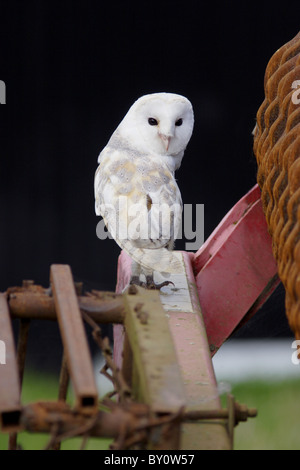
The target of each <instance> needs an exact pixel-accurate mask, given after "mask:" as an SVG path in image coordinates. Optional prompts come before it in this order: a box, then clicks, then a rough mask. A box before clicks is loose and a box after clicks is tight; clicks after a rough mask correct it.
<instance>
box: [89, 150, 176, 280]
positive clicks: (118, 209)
mask: <svg viewBox="0 0 300 470" xmlns="http://www.w3.org/2000/svg"><path fill="white" fill-rule="evenodd" d="M99 161H100V165H99V167H98V169H97V171H96V175H95V200H96V202H95V208H96V213H97V214H98V215H102V217H103V219H104V222H105V224H106V226H107V229H108V230H109V232H110V233H111V235H112V237H113V238H114V239H115V241H116V242H117V243H118V244H119V246H120V247H121V248H122V249H124V250H125V251H127V252H128V254H129V255H130V256H131V257H132V258H133V259H134V260H135V261H137V262H138V263H140V264H142V265H144V266H145V267H148V268H151V269H154V270H157V271H161V272H178V271H180V270H181V269H182V268H181V264H180V263H179V262H178V259H177V258H176V257H174V256H173V254H172V253H171V252H169V251H168V250H167V249H166V248H164V247H165V246H168V245H169V244H171V245H172V243H173V240H174V239H175V238H176V235H177V233H178V231H179V229H180V226H181V212H182V202H181V196H180V191H179V188H178V186H177V184H176V181H175V179H174V176H173V175H172V173H171V172H170V171H169V170H168V167H167V165H164V164H163V163H162V159H161V158H158V157H155V156H153V155H149V156H146V155H141V156H139V157H137V155H136V154H134V155H133V154H132V153H131V152H130V151H126V150H118V149H115V148H109V147H106V148H105V149H104V150H103V151H102V152H101V154H100V158H99Z"/></svg>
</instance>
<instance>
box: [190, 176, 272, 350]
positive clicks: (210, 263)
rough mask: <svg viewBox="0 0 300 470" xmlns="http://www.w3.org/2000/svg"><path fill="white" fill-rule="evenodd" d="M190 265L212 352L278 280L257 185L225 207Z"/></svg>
mask: <svg viewBox="0 0 300 470" xmlns="http://www.w3.org/2000/svg"><path fill="white" fill-rule="evenodd" d="M194 269H195V273H196V283H197V289H198V294H199V300H200V305H201V310H202V314H203V318H204V322H205V326H206V333H207V336H208V341H209V344H210V348H211V351H212V353H214V352H216V351H217V350H218V348H219V347H220V346H221V345H222V344H223V342H224V341H225V340H226V339H227V338H228V337H229V336H230V335H231V333H232V332H233V330H234V329H235V328H236V327H237V326H238V325H239V324H240V322H241V321H242V320H243V318H244V317H245V316H246V315H247V314H248V312H250V314H251V316H252V315H253V314H254V313H255V312H256V311H257V310H258V309H259V308H260V307H261V305H262V304H263V303H264V302H265V301H266V300H267V298H268V297H269V296H270V295H271V293H272V292H273V291H274V290H275V288H276V287H277V286H278V284H279V279H278V276H277V265H276V262H275V259H274V257H273V253H272V242H271V237H270V235H269V233H268V229H267V224H266V221H265V216H264V213H263V210H262V204H261V199H260V190H259V187H258V186H257V185H256V186H254V187H253V188H252V189H251V190H250V191H249V192H248V193H247V194H246V195H245V196H244V197H243V198H242V199H241V200H240V201H239V202H238V203H237V204H236V205H235V206H234V207H233V208H232V209H231V210H230V211H229V213H228V214H227V215H226V216H225V217H224V219H223V220H222V221H221V223H220V224H219V225H218V227H217V228H216V229H215V230H214V232H213V233H212V234H211V236H210V237H209V239H208V240H207V241H206V243H204V245H203V246H202V247H201V248H200V249H199V251H198V252H197V253H196V254H195V257H194ZM250 314H248V315H247V318H249V316H250Z"/></svg>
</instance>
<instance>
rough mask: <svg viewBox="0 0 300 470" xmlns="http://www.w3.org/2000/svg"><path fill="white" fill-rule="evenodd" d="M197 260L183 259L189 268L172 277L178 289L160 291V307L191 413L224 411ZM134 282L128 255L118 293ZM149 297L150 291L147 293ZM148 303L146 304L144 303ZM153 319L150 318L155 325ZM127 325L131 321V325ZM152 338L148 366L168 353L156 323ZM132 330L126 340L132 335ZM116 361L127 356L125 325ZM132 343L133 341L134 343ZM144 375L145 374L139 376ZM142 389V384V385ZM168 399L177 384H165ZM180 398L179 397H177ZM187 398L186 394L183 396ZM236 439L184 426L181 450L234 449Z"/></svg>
mask: <svg viewBox="0 0 300 470" xmlns="http://www.w3.org/2000/svg"><path fill="white" fill-rule="evenodd" d="M192 256H193V254H191V256H190V255H189V254H188V253H178V257H179V258H181V262H182V263H183V271H184V272H183V273H182V274H178V275H177V274H176V275H171V277H170V278H169V280H171V281H172V282H174V284H175V288H173V287H171V286H167V287H163V288H162V289H161V291H160V294H159V295H160V301H161V303H162V305H163V311H164V312H163V314H162V311H161V307H160V308H159V311H160V318H163V317H164V318H165V320H167V324H168V330H169V332H168V335H169V334H170V333H171V335H172V339H173V344H174V347H175V350H176V356H177V361H178V365H179V369H180V375H181V380H180V383H181V384H183V387H184V396H185V410H186V411H187V412H189V411H196V410H198V411H199V410H200V411H201V410H210V409H215V410H221V404H220V399H219V394H218V388H217V384H216V378H215V375H214V370H213V366H212V360H211V354H210V350H209V345H208V341H207V336H206V331H205V326H204V322H203V318H202V314H201V309H200V305H199V299H198V295H197V289H196V281H195V278H194V275H193V268H192V264H191V259H192ZM130 276H131V259H130V258H129V256H128V255H126V253H125V252H122V253H121V255H120V258H119V265H118V285H117V292H121V291H122V290H123V289H124V288H125V286H126V285H127V284H128V282H129V279H130ZM146 292H147V291H146ZM141 302H142V301H141ZM126 318H127V317H126ZM150 318H151V315H149V319H150ZM125 322H126V320H125ZM156 325H157V326H156V328H155V329H153V331H152V332H151V335H149V337H148V338H147V339H145V340H144V339H141V342H140V349H143V347H145V348H146V353H145V359H144V362H146V361H147V358H148V360H151V355H152V354H153V353H155V354H156V355H158V354H159V352H160V351H162V352H163V348H164V344H163V343H164V340H163V335H160V333H159V330H160V324H159V322H157V323H156ZM130 328H131V325H129V328H128V327H127V328H126V334H128V335H129V329H130ZM114 339H115V347H114V358H115V361H117V362H118V364H119V366H121V364H122V359H123V358H122V351H123V342H124V328H123V326H122V325H115V326H114ZM129 341H130V338H129ZM139 354H140V351H139V349H138V348H136V350H135V351H134V352H133V356H134V358H135V359H134V360H136V357H137V356H139ZM138 372H139V371H138ZM137 386H138V387H139V388H140V389H142V387H143V386H142V384H141V383H140V382H138V385H137ZM164 387H165V391H164V394H165V396H168V394H170V395H172V393H174V390H173V388H174V383H172V381H168V380H165V381H164ZM175 393H176V392H175ZM180 393H181V392H180ZM230 447H231V444H230V439H229V435H228V432H227V429H226V425H225V423H222V422H220V421H218V422H215V421H210V422H201V421H199V422H184V423H183V424H182V425H181V435H180V445H179V449H182V450H184V449H189V450H193V449H230Z"/></svg>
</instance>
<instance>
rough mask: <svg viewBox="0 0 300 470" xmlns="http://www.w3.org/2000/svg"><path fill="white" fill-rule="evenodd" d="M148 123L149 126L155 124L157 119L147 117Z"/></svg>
mask: <svg viewBox="0 0 300 470" xmlns="http://www.w3.org/2000/svg"><path fill="white" fill-rule="evenodd" d="M148 123H149V124H150V126H157V124H158V122H157V120H156V119H154V118H149V119H148Z"/></svg>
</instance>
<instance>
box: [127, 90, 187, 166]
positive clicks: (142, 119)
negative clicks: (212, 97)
mask: <svg viewBox="0 0 300 470" xmlns="http://www.w3.org/2000/svg"><path fill="white" fill-rule="evenodd" d="M193 126H194V113H193V108H192V105H191V103H190V101H189V100H188V99H187V98H185V97H184V96H181V95H177V94H174V93H153V94H149V95H144V96H142V97H141V98H139V99H138V100H137V101H136V102H135V103H134V104H133V105H132V106H131V108H130V109H129V111H128V113H127V114H126V116H125V117H124V119H123V121H122V122H121V124H120V126H119V131H120V132H121V134H122V136H123V137H124V138H126V139H127V141H129V142H131V144H134V146H135V148H136V149H137V150H138V151H139V152H143V153H144V152H148V153H149V152H150V153H153V154H156V155H161V156H174V157H176V156H178V155H179V154H183V152H184V150H185V148H186V146H187V144H188V142H189V140H190V137H191V135H192V132H193Z"/></svg>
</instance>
